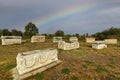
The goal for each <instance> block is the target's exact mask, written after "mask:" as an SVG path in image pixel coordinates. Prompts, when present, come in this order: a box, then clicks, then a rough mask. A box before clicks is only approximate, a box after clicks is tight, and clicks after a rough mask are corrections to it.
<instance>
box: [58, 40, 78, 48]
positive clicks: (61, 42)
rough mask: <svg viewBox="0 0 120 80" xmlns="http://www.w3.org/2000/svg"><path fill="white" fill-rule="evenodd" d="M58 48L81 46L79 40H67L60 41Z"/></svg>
mask: <svg viewBox="0 0 120 80" xmlns="http://www.w3.org/2000/svg"><path fill="white" fill-rule="evenodd" d="M58 48H60V49H63V50H72V49H77V48H79V42H72V43H66V42H65V41H59V42H58Z"/></svg>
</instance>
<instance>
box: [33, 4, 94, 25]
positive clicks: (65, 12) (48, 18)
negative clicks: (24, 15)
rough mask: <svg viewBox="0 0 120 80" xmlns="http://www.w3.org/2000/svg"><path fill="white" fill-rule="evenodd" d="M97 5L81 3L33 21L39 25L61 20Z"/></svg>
mask: <svg viewBox="0 0 120 80" xmlns="http://www.w3.org/2000/svg"><path fill="white" fill-rule="evenodd" d="M94 6H95V5H93V6H91V5H81V6H72V7H69V8H65V9H63V10H61V11H59V12H57V13H55V14H52V15H49V16H45V17H40V18H37V19H35V20H33V22H34V23H35V24H36V25H37V26H38V27H40V26H43V25H45V24H48V23H50V22H53V21H55V20H59V19H61V18H64V17H67V16H70V15H73V14H76V13H82V12H85V11H88V10H90V9H92V8H94Z"/></svg>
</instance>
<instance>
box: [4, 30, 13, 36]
mask: <svg viewBox="0 0 120 80" xmlns="http://www.w3.org/2000/svg"><path fill="white" fill-rule="evenodd" d="M2 35H3V36H11V35H12V34H11V32H10V31H9V30H8V29H3V30H2Z"/></svg>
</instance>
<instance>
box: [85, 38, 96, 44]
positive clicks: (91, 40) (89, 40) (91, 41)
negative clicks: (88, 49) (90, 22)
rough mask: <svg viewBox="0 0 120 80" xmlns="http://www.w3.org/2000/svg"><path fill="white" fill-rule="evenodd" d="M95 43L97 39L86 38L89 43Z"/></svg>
mask: <svg viewBox="0 0 120 80" xmlns="http://www.w3.org/2000/svg"><path fill="white" fill-rule="evenodd" d="M94 41H95V38H93V37H88V38H86V42H87V43H93V42H94Z"/></svg>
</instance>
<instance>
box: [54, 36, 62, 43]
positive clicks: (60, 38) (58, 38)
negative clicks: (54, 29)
mask: <svg viewBox="0 0 120 80" xmlns="http://www.w3.org/2000/svg"><path fill="white" fill-rule="evenodd" d="M59 41H62V37H53V43H56V42H59Z"/></svg>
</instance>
